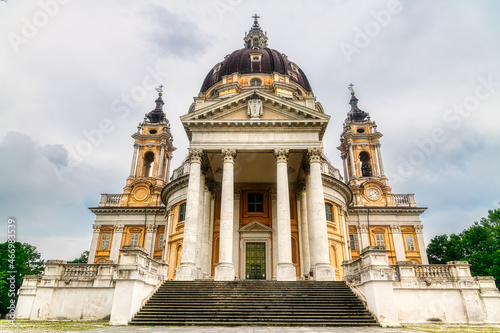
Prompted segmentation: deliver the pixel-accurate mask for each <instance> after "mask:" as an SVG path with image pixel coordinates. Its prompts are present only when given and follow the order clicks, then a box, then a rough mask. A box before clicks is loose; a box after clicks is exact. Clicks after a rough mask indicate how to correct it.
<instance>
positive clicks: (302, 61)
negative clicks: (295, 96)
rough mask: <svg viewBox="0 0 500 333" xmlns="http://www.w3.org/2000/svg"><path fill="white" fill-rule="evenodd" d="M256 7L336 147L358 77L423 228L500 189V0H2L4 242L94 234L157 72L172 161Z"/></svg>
mask: <svg viewBox="0 0 500 333" xmlns="http://www.w3.org/2000/svg"><path fill="white" fill-rule="evenodd" d="M255 13H258V15H259V16H260V20H259V22H260V25H261V27H262V29H263V30H264V31H267V33H268V37H269V40H268V46H269V47H270V48H272V49H276V50H278V51H280V52H282V53H284V54H286V55H287V56H288V57H289V59H290V60H292V61H293V62H295V63H296V64H297V65H298V66H300V67H301V69H302V70H303V71H304V72H305V74H306V75H307V78H308V79H309V82H310V84H311V86H312V89H313V91H314V94H315V95H316V97H317V100H318V101H319V102H320V103H321V104H322V106H323V108H324V110H325V113H327V114H328V115H330V116H331V120H330V124H329V127H328V130H327V132H326V134H325V137H324V149H325V153H326V155H327V157H328V158H329V159H330V161H331V162H332V164H333V165H334V166H335V167H337V168H338V169H340V170H341V173H342V174H343V172H342V163H341V159H340V155H339V151H338V150H337V148H336V147H337V146H338V145H339V144H340V141H339V137H340V134H341V131H342V123H343V121H344V119H345V118H346V114H347V112H348V111H349V108H350V107H349V105H348V102H349V98H350V95H349V91H348V90H347V87H348V85H349V84H350V83H353V84H354V90H355V91H356V96H357V97H358V98H359V104H358V106H359V107H360V108H361V109H362V110H364V111H366V112H369V113H370V116H371V119H372V120H375V121H376V123H377V125H378V130H379V131H380V132H381V133H383V134H384V136H383V137H382V138H381V143H382V155H383V158H384V166H385V169H386V173H387V174H388V176H389V184H390V186H391V187H392V191H393V193H397V194H405V193H415V198H416V201H417V204H418V205H419V206H421V207H428V210H427V211H426V212H425V213H424V214H423V215H422V216H421V219H422V223H423V225H424V236H425V239H426V241H427V242H429V241H430V239H431V238H432V237H434V236H436V235H440V234H451V233H459V232H461V231H462V230H464V229H465V228H467V227H468V226H470V225H472V223H473V222H474V221H478V220H479V219H480V218H481V217H484V216H486V215H487V213H488V210H489V209H495V208H498V207H499V204H500V191H499V188H500V177H499V175H498V173H499V170H500V168H499V166H500V130H499V129H500V128H499V127H500V126H499V125H498V124H499V123H500V61H498V59H499V58H500V57H499V56H500V43H498V36H499V35H500V22H499V21H498V15H499V14H500V2H498V1H495V0H489V1H488V0H476V1H465V0H422V1H415V0H408V1H403V0H401V1H398V0H389V1H386V0H380V1H379V0H375V1H374V0H370V1H368V0H357V1H354V0H336V1H335V0H333V1H332V0H330V1H329V0H309V1H298V0H289V1H286V2H285V1H277V0H274V1H273V0H264V1H262V0H253V1H243V0H209V1H206V0H205V1H202V0H193V1H168V0H164V1H159V0H157V1H130V0H120V1H118V0H108V1H70V0H40V1H20V0H9V1H5V0H2V1H0V60H1V64H2V66H1V67H0V86H1V89H0V221H1V223H0V241H1V242H3V241H5V239H6V235H7V224H8V220H9V218H13V219H14V220H15V221H16V226H17V228H16V237H17V240H18V241H21V242H28V243H30V244H32V245H34V246H36V248H37V249H38V250H39V251H40V252H41V254H42V257H43V258H44V259H62V260H72V259H74V258H76V257H79V256H80V254H81V253H82V252H83V251H85V250H88V249H89V248H90V240H91V237H92V224H93V221H94V218H95V217H94V215H93V213H92V212H90V211H89V210H88V208H87V207H95V206H97V204H98V203H99V199H100V193H121V192H122V189H123V187H124V186H125V179H126V177H127V176H128V172H129V170H130V163H131V159H132V152H133V139H132V138H131V135H132V134H133V133H134V132H135V131H136V128H137V125H138V123H139V122H141V121H142V120H143V118H144V114H145V113H147V112H149V111H151V110H152V109H154V106H155V104H154V100H155V99H156V97H157V93H156V91H155V89H154V88H155V87H157V86H159V85H160V84H163V85H164V86H165V88H164V96H163V99H164V101H165V106H164V110H165V112H166V115H167V118H168V119H169V120H170V123H171V127H172V128H171V130H172V133H173V136H174V145H175V146H176V147H177V150H176V151H175V153H174V159H173V167H176V166H178V165H179V164H180V163H181V161H182V160H183V159H184V158H185V157H186V153H187V147H188V145H189V142H188V139H187V136H186V134H185V132H184V129H183V127H182V125H181V122H180V119H179V117H180V116H181V115H183V114H186V113H187V111H188V109H189V106H190V105H191V103H192V102H193V97H195V96H197V94H198V92H199V90H200V88H201V85H202V82H203V79H204V78H205V76H206V75H207V73H208V72H209V70H210V69H211V68H212V67H213V66H214V65H215V64H216V63H218V62H220V61H222V60H223V58H224V56H225V55H227V54H230V53H231V52H232V51H234V50H237V49H240V48H242V47H243V36H244V33H245V31H248V30H249V29H250V26H251V25H252V23H253V19H252V18H251V16H252V15H254V14H255Z"/></svg>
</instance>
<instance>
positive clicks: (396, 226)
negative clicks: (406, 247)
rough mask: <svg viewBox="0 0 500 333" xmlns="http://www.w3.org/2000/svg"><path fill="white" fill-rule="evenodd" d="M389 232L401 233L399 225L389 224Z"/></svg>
mask: <svg viewBox="0 0 500 333" xmlns="http://www.w3.org/2000/svg"><path fill="white" fill-rule="evenodd" d="M391 232H392V233H393V234H400V233H401V227H400V226H399V225H396V224H391Z"/></svg>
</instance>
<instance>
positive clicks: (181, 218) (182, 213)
mask: <svg viewBox="0 0 500 333" xmlns="http://www.w3.org/2000/svg"><path fill="white" fill-rule="evenodd" d="M185 219H186V203H185V202H183V203H181V205H180V207H179V222H183V221H184V220H185Z"/></svg>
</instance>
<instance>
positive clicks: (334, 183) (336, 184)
mask: <svg viewBox="0 0 500 333" xmlns="http://www.w3.org/2000/svg"><path fill="white" fill-rule="evenodd" d="M321 178H322V180H323V185H328V186H330V187H333V188H334V189H336V190H337V191H338V192H340V193H341V194H342V195H343V196H344V198H345V201H346V204H347V205H350V204H351V202H352V197H353V194H352V191H351V189H350V188H349V186H347V185H346V184H344V183H343V182H341V181H340V180H338V179H336V178H334V177H332V176H329V175H325V174H321Z"/></svg>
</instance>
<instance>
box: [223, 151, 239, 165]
mask: <svg viewBox="0 0 500 333" xmlns="http://www.w3.org/2000/svg"><path fill="white" fill-rule="evenodd" d="M221 152H222V159H223V160H224V163H226V162H231V163H234V159H235V158H236V149H234V148H222V149H221Z"/></svg>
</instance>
